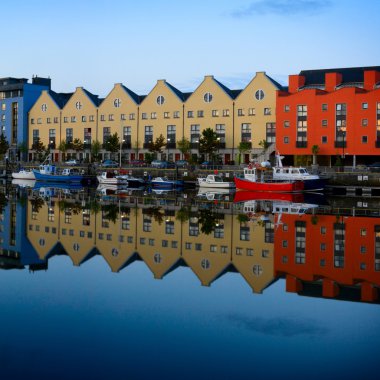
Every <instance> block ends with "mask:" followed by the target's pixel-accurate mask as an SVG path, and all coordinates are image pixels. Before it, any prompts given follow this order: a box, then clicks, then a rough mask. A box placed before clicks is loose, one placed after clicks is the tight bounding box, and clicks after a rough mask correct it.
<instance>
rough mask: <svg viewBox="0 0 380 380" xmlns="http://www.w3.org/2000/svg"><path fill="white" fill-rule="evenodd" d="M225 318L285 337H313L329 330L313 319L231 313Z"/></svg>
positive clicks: (249, 327) (249, 328) (255, 329)
mask: <svg viewBox="0 0 380 380" xmlns="http://www.w3.org/2000/svg"><path fill="white" fill-rule="evenodd" d="M227 319H228V320H229V321H230V322H232V323H234V324H235V325H236V326H238V327H240V328H244V329H246V330H249V331H252V332H256V333H261V334H264V335H271V336H282V337H285V338H291V337H296V336H300V335H304V336H309V337H314V336H321V335H323V334H327V333H328V332H329V330H328V329H327V328H325V327H322V326H318V325H317V323H316V322H315V321H313V320H304V319H302V320H295V319H289V318H265V319H264V318H249V317H245V316H242V315H236V314H231V315H228V316H227Z"/></svg>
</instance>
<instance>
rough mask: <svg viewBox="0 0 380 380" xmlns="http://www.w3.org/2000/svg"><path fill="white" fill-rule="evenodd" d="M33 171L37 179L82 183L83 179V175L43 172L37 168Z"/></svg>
mask: <svg viewBox="0 0 380 380" xmlns="http://www.w3.org/2000/svg"><path fill="white" fill-rule="evenodd" d="M33 173H34V176H35V177H36V180H37V181H45V182H65V183H81V182H82V180H83V175H59V174H41V173H40V172H38V171H37V170H33Z"/></svg>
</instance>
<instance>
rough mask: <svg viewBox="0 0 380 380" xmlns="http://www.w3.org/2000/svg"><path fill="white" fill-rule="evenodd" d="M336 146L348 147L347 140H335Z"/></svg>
mask: <svg viewBox="0 0 380 380" xmlns="http://www.w3.org/2000/svg"><path fill="white" fill-rule="evenodd" d="M334 146H335V148H347V142H346V141H343V140H335V143H334Z"/></svg>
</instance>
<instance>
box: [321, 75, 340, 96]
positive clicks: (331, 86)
mask: <svg viewBox="0 0 380 380" xmlns="http://www.w3.org/2000/svg"><path fill="white" fill-rule="evenodd" d="M341 83H342V74H339V73H326V74H325V90H326V91H328V92H332V91H335V87H336V86H338V85H340V84H341Z"/></svg>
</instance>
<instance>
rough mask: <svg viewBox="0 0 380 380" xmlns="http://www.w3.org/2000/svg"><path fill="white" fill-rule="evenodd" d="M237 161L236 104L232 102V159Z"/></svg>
mask: <svg viewBox="0 0 380 380" xmlns="http://www.w3.org/2000/svg"><path fill="white" fill-rule="evenodd" d="M231 160H233V161H235V102H232V157H231Z"/></svg>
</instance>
